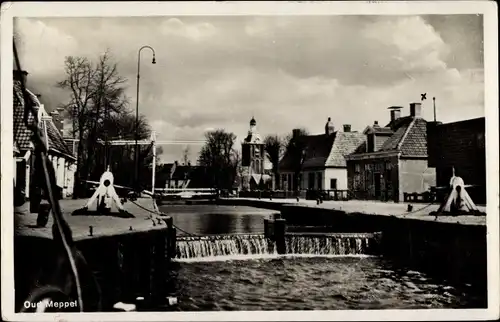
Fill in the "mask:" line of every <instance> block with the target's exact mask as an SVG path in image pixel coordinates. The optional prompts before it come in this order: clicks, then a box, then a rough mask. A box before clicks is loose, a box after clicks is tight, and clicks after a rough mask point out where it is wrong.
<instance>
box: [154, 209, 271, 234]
mask: <svg viewBox="0 0 500 322" xmlns="http://www.w3.org/2000/svg"><path fill="white" fill-rule="evenodd" d="M160 209H161V211H162V212H165V213H167V214H168V215H170V216H172V218H173V220H174V224H175V225H176V226H177V227H179V228H180V229H182V230H184V231H186V232H188V233H191V234H201V235H205V234H232V233H262V232H263V231H264V218H265V217H267V216H269V215H271V214H272V213H273V211H270V210H265V209H257V208H250V207H234V206H217V205H197V206H195V205H190V206H185V205H170V206H162V207H160ZM178 234H179V235H182V234H183V233H182V232H180V231H179V232H178Z"/></svg>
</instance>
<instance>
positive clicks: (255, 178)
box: [241, 117, 265, 187]
mask: <svg viewBox="0 0 500 322" xmlns="http://www.w3.org/2000/svg"><path fill="white" fill-rule="evenodd" d="M241 150H242V158H241V159H242V160H241V163H242V166H243V168H244V172H245V177H246V180H245V181H246V182H248V183H249V185H250V187H251V186H252V185H258V184H260V181H261V179H262V175H263V174H264V160H265V151H264V142H263V141H262V139H261V137H260V134H259V133H258V131H257V121H255V118H253V117H252V119H251V120H250V129H249V130H248V135H247V137H246V138H245V140H243V142H242V143H241Z"/></svg>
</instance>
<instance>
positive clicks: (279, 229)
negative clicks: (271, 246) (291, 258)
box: [274, 218, 286, 254]
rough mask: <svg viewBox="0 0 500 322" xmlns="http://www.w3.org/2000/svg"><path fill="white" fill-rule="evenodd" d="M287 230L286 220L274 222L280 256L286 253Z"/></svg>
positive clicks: (278, 219)
mask: <svg viewBox="0 0 500 322" xmlns="http://www.w3.org/2000/svg"><path fill="white" fill-rule="evenodd" d="M285 230H286V221H285V219H281V218H277V219H275V220H274V240H275V242H276V251H277V252H278V254H285V253H286V243H285Z"/></svg>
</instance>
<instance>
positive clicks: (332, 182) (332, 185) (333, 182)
mask: <svg viewBox="0 0 500 322" xmlns="http://www.w3.org/2000/svg"><path fill="white" fill-rule="evenodd" d="M330 189H332V190H337V179H330Z"/></svg>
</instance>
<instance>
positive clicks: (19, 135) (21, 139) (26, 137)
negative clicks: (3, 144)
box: [13, 80, 74, 158]
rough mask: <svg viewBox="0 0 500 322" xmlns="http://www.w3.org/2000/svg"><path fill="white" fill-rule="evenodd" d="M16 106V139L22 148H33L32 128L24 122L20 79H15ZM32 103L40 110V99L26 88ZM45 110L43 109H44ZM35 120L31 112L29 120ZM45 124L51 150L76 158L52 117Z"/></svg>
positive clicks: (14, 111) (14, 116) (31, 121)
mask: <svg viewBox="0 0 500 322" xmlns="http://www.w3.org/2000/svg"><path fill="white" fill-rule="evenodd" d="M13 90H14V106H13V134H14V141H15V142H17V145H18V147H19V149H20V150H28V149H30V148H31V135H32V133H31V130H29V129H28V128H27V127H26V125H25V124H24V97H23V94H22V90H21V83H20V82H19V81H16V80H15V81H14V88H13ZM26 92H27V94H28V97H29V99H30V100H31V103H32V104H34V105H35V110H36V111H37V112H39V111H40V106H41V104H40V101H39V100H38V98H37V97H36V95H34V94H33V93H32V92H30V91H29V90H28V89H26ZM42 112H43V111H42ZM34 121H35V118H34V116H33V115H32V114H31V113H30V114H29V116H28V122H29V123H30V124H33V122H34ZM43 122H44V124H45V126H47V135H48V137H49V151H50V150H53V151H56V152H59V153H62V154H64V155H66V156H69V157H72V158H74V156H73V155H72V153H71V151H70V150H69V149H68V147H67V146H66V144H65V142H64V140H63V138H62V136H61V134H60V133H59V131H58V130H57V128H56V126H55V124H54V122H53V121H52V119H50V120H44V121H43Z"/></svg>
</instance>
